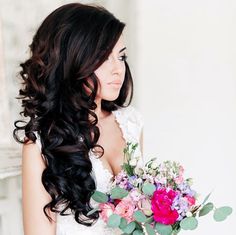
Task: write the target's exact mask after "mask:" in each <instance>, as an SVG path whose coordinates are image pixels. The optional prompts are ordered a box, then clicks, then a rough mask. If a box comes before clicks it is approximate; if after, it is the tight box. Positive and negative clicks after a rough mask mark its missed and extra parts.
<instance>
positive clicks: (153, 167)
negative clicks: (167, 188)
mask: <svg viewBox="0 0 236 235" xmlns="http://www.w3.org/2000/svg"><path fill="white" fill-rule="evenodd" d="M157 167H158V163H157V162H155V161H154V162H152V164H151V168H152V169H153V170H156V169H157Z"/></svg>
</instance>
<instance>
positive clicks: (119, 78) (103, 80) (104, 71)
mask: <svg viewBox="0 0 236 235" xmlns="http://www.w3.org/2000/svg"><path fill="white" fill-rule="evenodd" d="M125 51H126V47H125V46H124V41H123V36H122V35H121V36H120V38H119V40H118V41H117V43H116V45H115V46H114V48H113V50H112V52H111V54H110V55H109V57H108V59H107V60H106V61H104V62H103V64H101V65H100V67H99V68H97V69H96V70H95V71H94V73H95V74H96V76H97V77H98V91H97V96H96V100H102V99H103V100H107V101H113V100H116V99H117V98H118V96H119V93H120V89H121V87H122V84H123V82H124V78H125V60H126V54H125Z"/></svg>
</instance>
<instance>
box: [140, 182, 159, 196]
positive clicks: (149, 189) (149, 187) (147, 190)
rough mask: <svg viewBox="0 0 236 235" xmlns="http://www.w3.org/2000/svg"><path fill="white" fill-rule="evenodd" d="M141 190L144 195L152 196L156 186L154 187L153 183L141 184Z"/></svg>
mask: <svg viewBox="0 0 236 235" xmlns="http://www.w3.org/2000/svg"><path fill="white" fill-rule="evenodd" d="M142 190H143V192H144V193H145V194H146V195H148V196H152V195H153V193H154V192H155V190H156V187H155V185H153V184H150V183H145V184H143V188H142Z"/></svg>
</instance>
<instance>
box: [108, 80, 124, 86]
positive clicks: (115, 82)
mask: <svg viewBox="0 0 236 235" xmlns="http://www.w3.org/2000/svg"><path fill="white" fill-rule="evenodd" d="M108 84H109V85H121V84H122V82H121V81H120V80H114V81H113V82H108Z"/></svg>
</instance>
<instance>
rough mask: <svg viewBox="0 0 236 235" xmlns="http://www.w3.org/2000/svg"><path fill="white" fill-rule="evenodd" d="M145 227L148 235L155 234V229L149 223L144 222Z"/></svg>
mask: <svg viewBox="0 0 236 235" xmlns="http://www.w3.org/2000/svg"><path fill="white" fill-rule="evenodd" d="M145 229H146V231H147V234H148V235H156V232H155V230H154V229H153V228H152V226H151V225H150V224H145Z"/></svg>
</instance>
